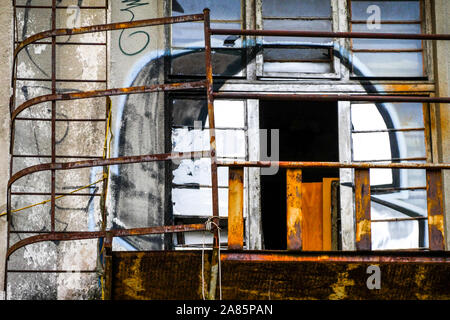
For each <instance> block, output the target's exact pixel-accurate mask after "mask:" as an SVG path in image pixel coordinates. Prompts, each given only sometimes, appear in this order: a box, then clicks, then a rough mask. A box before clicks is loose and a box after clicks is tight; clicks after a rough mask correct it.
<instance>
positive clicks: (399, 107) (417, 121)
mask: <svg viewBox="0 0 450 320" xmlns="http://www.w3.org/2000/svg"><path fill="white" fill-rule="evenodd" d="M384 105H385V106H387V107H389V113H391V114H392V113H395V115H396V118H397V122H398V124H397V125H396V126H397V127H399V128H423V126H424V123H423V110H422V103H385V104H384Z"/></svg>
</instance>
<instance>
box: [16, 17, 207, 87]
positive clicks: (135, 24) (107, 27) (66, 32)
mask: <svg viewBox="0 0 450 320" xmlns="http://www.w3.org/2000/svg"><path fill="white" fill-rule="evenodd" d="M203 19H204V15H203V14H202V13H199V14H191V15H184V16H176V17H166V18H155V19H145V20H136V21H130V22H117V23H108V24H98V25H94V26H89V27H80V28H71V29H69V28H65V29H55V30H47V31H43V32H39V33H36V34H34V35H32V36H31V37H28V38H26V39H25V40H23V41H22V42H20V43H19V44H18V45H17V46H16V48H15V49H14V55H13V59H14V61H13V68H14V65H15V60H16V58H17V55H18V54H19V52H20V51H21V50H22V49H23V48H25V47H26V46H28V45H30V44H32V43H33V42H36V41H39V40H42V39H46V38H50V37H54V36H73V35H77V34H83V33H91V32H102V31H112V30H121V29H132V28H139V27H148V26H157V25H162V24H174V23H181V22H193V21H203ZM12 81H14V80H12Z"/></svg>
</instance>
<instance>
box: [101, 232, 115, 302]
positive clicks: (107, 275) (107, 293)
mask: <svg viewBox="0 0 450 320" xmlns="http://www.w3.org/2000/svg"><path fill="white" fill-rule="evenodd" d="M104 241H105V266H104V284H103V300H111V299H112V274H113V273H112V235H111V233H109V232H108V233H107V235H106V237H105V239H104Z"/></svg>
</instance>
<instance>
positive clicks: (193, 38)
mask: <svg viewBox="0 0 450 320" xmlns="http://www.w3.org/2000/svg"><path fill="white" fill-rule="evenodd" d="M211 28H215V29H241V24H240V23H211ZM172 46H173V47H183V48H197V47H201V48H203V47H204V46H205V41H204V30H203V23H196V22H189V23H176V24H173V25H172ZM211 47H213V48H224V47H225V48H240V47H242V38H241V37H238V36H228V35H223V36H222V35H213V36H212V37H211Z"/></svg>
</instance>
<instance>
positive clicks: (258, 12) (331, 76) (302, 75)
mask: <svg viewBox="0 0 450 320" xmlns="http://www.w3.org/2000/svg"><path fill="white" fill-rule="evenodd" d="M263 1H264V0H255V12H254V14H255V18H256V19H255V20H256V29H257V30H263V15H262V2H263ZM330 5H331V31H333V32H337V31H342V30H340V28H339V25H340V24H339V20H340V19H341V16H340V15H339V14H338V13H339V10H338V2H337V0H330ZM299 20H300V19H299ZM262 38H263V37H261V36H259V37H256V43H262ZM336 42H338V43H339V39H334V41H333V44H334V43H336ZM330 49H331V50H333V47H330ZM330 65H331V68H332V70H334V72H329V73H307V72H264V57H263V52H262V51H261V52H259V53H258V54H257V55H256V77H257V78H261V79H263V78H279V79H280V80H283V78H284V79H286V78H288V79H327V80H339V79H341V61H340V59H339V58H338V57H336V56H335V55H334V54H333V56H332V62H331V63H330Z"/></svg>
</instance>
